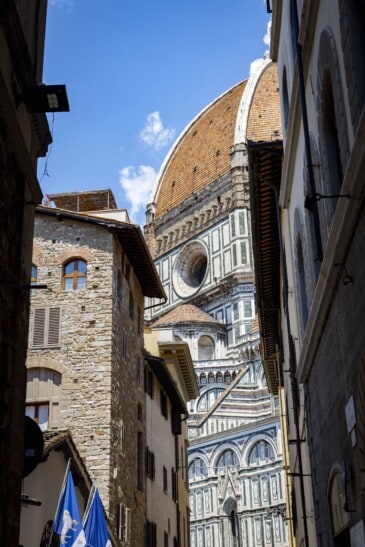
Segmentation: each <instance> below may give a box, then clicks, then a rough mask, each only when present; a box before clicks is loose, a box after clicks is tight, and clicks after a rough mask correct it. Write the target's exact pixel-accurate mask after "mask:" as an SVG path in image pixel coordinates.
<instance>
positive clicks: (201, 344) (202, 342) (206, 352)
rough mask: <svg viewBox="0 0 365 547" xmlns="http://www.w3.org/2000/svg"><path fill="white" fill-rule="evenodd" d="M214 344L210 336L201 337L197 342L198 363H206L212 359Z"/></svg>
mask: <svg viewBox="0 0 365 547" xmlns="http://www.w3.org/2000/svg"><path fill="white" fill-rule="evenodd" d="M214 353H215V344H214V340H213V338H211V337H210V336H201V337H200V338H199V341H198V359H199V361H208V360H209V359H214Z"/></svg>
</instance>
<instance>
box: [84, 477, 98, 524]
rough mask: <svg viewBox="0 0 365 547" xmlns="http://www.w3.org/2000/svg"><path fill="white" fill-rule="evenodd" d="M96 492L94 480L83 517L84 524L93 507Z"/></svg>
mask: <svg viewBox="0 0 365 547" xmlns="http://www.w3.org/2000/svg"><path fill="white" fill-rule="evenodd" d="M95 492H96V486H95V483H94V482H93V483H92V485H91V489H90V493H89V498H88V500H87V504H86V507H85V513H84V518H83V519H82V524H83V525H84V524H85V521H86V519H87V516H88V514H89V511H90V507H91V504H92V501H93V497H94V496H95Z"/></svg>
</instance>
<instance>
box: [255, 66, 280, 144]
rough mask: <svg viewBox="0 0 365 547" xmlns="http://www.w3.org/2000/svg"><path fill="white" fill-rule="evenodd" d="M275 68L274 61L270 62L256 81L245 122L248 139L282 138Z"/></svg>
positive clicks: (266, 139) (271, 139)
mask: <svg viewBox="0 0 365 547" xmlns="http://www.w3.org/2000/svg"><path fill="white" fill-rule="evenodd" d="M277 70H278V69H277V65H276V63H270V64H269V65H268V66H267V67H266V69H265V70H264V71H263V73H262V74H261V76H260V79H259V81H258V83H257V87H256V89H255V93H254V96H253V98H252V102H251V108H250V113H249V116H248V122H247V140H249V141H255V142H258V141H275V140H278V139H281V138H282V130H281V115H280V99H279V83H278V72H277Z"/></svg>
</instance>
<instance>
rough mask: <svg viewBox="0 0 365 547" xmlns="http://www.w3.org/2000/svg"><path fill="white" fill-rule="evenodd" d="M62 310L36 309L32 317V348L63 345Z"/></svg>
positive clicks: (54, 308) (57, 308) (55, 308)
mask: <svg viewBox="0 0 365 547" xmlns="http://www.w3.org/2000/svg"><path fill="white" fill-rule="evenodd" d="M60 327H61V308H60V307H58V306H57V307H52V308H51V307H49V308H34V310H33V312H32V317H31V331H30V346H31V347H32V348H34V349H36V348H52V347H59V346H60V345H61V328H60Z"/></svg>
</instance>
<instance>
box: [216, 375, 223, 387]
mask: <svg viewBox="0 0 365 547" xmlns="http://www.w3.org/2000/svg"><path fill="white" fill-rule="evenodd" d="M216 382H218V383H219V384H221V383H223V375H222V373H221V372H218V373H217V376H216Z"/></svg>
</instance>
